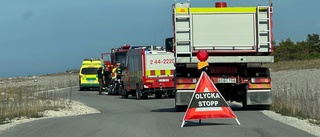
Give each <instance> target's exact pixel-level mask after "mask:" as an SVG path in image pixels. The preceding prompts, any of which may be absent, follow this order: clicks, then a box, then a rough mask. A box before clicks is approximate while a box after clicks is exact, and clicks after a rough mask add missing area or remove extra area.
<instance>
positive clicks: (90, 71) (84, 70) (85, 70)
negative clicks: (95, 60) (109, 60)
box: [81, 68, 98, 74]
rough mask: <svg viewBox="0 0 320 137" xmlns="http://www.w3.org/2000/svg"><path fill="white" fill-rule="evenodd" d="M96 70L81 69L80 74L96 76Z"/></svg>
mask: <svg viewBox="0 0 320 137" xmlns="http://www.w3.org/2000/svg"><path fill="white" fill-rule="evenodd" d="M97 71H98V68H83V69H82V70H81V74H97Z"/></svg>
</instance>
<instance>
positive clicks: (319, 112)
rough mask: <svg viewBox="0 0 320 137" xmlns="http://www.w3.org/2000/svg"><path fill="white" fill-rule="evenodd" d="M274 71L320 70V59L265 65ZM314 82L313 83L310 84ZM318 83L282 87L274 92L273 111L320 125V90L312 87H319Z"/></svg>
mask: <svg viewBox="0 0 320 137" xmlns="http://www.w3.org/2000/svg"><path fill="white" fill-rule="evenodd" d="M264 66H266V67H269V68H271V70H272V71H285V70H301V69H319V68H320V59H315V60H308V61H286V62H277V63H272V64H264ZM310 82H313V83H310ZM319 84H320V83H319V82H316V81H308V80H307V81H306V82H305V83H290V84H289V85H286V84H284V83H283V84H281V83H277V85H280V86H278V87H276V88H275V90H273V104H272V106H271V108H270V109H271V110H274V111H275V112H277V113H280V114H282V115H287V116H293V117H298V118H301V119H308V120H309V121H310V122H311V123H315V124H320V89H319V88H318V87H316V86H315V87H311V86H310V85H319Z"/></svg>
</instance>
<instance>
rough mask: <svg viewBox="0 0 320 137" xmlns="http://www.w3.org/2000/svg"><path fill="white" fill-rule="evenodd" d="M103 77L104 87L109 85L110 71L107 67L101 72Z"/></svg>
mask: <svg viewBox="0 0 320 137" xmlns="http://www.w3.org/2000/svg"><path fill="white" fill-rule="evenodd" d="M103 77H104V84H105V87H109V86H110V71H109V68H108V67H105V69H104V72H103Z"/></svg>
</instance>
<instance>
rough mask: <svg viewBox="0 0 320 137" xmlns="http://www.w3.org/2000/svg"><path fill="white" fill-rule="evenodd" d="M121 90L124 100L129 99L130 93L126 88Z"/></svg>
mask: <svg viewBox="0 0 320 137" xmlns="http://www.w3.org/2000/svg"><path fill="white" fill-rule="evenodd" d="M121 90H122V92H121V96H122V98H129V95H128V92H127V91H126V90H125V89H124V88H121Z"/></svg>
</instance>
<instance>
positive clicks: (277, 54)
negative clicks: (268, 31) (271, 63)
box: [274, 33, 320, 62]
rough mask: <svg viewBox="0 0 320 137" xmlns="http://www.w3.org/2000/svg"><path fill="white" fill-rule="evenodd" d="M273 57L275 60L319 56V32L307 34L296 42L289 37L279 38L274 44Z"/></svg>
mask: <svg viewBox="0 0 320 137" xmlns="http://www.w3.org/2000/svg"><path fill="white" fill-rule="evenodd" d="M274 43H275V42H274ZM274 58H275V62H278V61H293V60H310V59H316V58H320V39H319V34H315V33H313V34H308V35H307V38H306V40H303V41H297V42H293V41H292V40H291V39H290V38H287V39H286V40H281V41H280V42H279V43H278V44H275V48H274Z"/></svg>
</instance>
